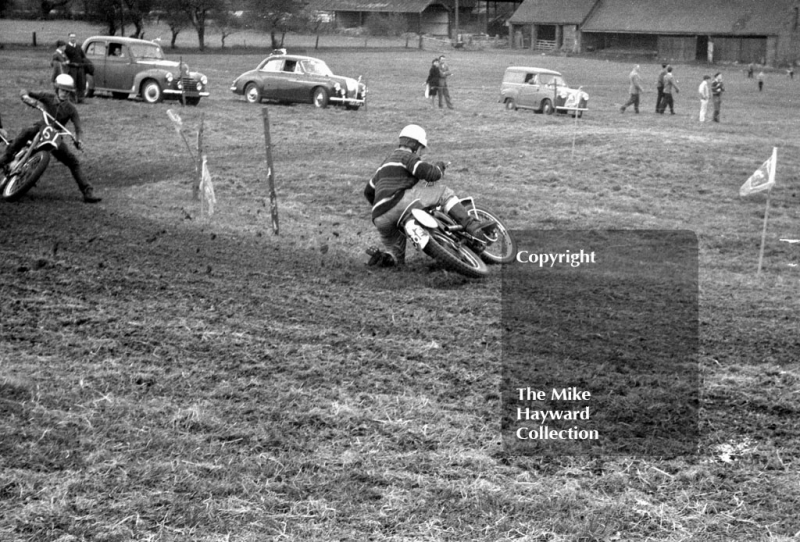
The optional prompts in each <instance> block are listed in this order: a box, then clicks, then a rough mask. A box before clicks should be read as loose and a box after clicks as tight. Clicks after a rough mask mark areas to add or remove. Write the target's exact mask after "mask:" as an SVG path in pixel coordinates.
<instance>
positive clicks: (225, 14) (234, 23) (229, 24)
mask: <svg viewBox="0 0 800 542" xmlns="http://www.w3.org/2000/svg"><path fill="white" fill-rule="evenodd" d="M212 25H213V27H214V30H216V31H217V32H219V34H220V38H221V40H222V48H223V49H224V48H225V38H227V37H228V36H230V35H231V34H233V33H235V32H237V31H238V30H240V29H241V28H242V23H241V19H240V18H239V17H237V16H236V15H234V14H233V13H231V12H229V11H216V12H214V19H213V23H212Z"/></svg>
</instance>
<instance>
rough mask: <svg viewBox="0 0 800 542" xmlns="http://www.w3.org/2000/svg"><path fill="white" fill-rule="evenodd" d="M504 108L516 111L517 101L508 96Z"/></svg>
mask: <svg viewBox="0 0 800 542" xmlns="http://www.w3.org/2000/svg"><path fill="white" fill-rule="evenodd" d="M506 109H508V110H509V111H516V110H517V102H515V101H514V100H513V99H511V98H509V99H508V100H506Z"/></svg>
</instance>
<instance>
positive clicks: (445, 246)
mask: <svg viewBox="0 0 800 542" xmlns="http://www.w3.org/2000/svg"><path fill="white" fill-rule="evenodd" d="M428 233H429V234H430V236H431V238H430V240H428V244H427V245H425V248H424V249H423V252H425V254H427V255H428V256H430V257H431V258H433V259H434V260H437V261H438V262H439V263H441V264H443V265H444V266H445V267H446V268H448V269H450V270H451V271H455V272H456V273H460V274H462V275H464V276H466V277H471V278H477V279H479V278H483V277H485V276H486V275H488V274H489V269H488V268H487V267H486V264H485V263H484V262H483V260H481V259H480V257H479V256H478V255H477V254H475V253H474V252H473V251H472V250H470V249H469V248H467V247H465V246H464V245H462V244H461V243H459V242H458V241H457V240H456V239H454V238H452V237H450V236H449V235H447V234H446V233H444V232H442V231H439V230H428Z"/></svg>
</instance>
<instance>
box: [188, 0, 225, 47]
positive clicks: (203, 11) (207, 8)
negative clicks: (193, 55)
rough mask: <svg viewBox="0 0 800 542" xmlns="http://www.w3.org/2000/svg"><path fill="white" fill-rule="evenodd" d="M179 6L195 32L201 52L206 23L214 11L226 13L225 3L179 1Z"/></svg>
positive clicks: (220, 0)
mask: <svg viewBox="0 0 800 542" xmlns="http://www.w3.org/2000/svg"><path fill="white" fill-rule="evenodd" d="M179 5H180V7H181V11H183V12H184V13H185V14H186V16H187V17H188V18H189V22H190V23H191V24H192V26H193V27H194V29H195V30H196V31H197V42H198V45H199V46H200V50H201V51H203V50H204V49H205V46H206V44H205V36H206V21H207V20H208V18H209V15H210V14H211V13H213V12H215V11H217V12H224V11H227V3H226V2H225V0H179Z"/></svg>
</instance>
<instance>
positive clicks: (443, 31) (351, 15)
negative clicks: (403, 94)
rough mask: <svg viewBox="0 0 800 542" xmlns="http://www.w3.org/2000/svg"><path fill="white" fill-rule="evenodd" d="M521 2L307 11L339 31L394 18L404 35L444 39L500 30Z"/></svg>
mask: <svg viewBox="0 0 800 542" xmlns="http://www.w3.org/2000/svg"><path fill="white" fill-rule="evenodd" d="M521 2H522V0H493V1H478V0H311V1H310V2H309V3H308V9H310V10H313V11H316V12H320V13H329V14H332V18H333V20H334V21H335V22H336V24H337V26H339V27H341V28H358V27H363V26H365V25H367V24H368V21H369V18H370V17H387V18H388V17H393V18H396V19H395V20H396V21H400V24H404V25H405V28H403V29H402V30H403V31H407V32H416V33H418V34H428V35H433V36H447V37H450V38H455V37H456V36H455V34H456V33H471V34H483V33H489V30H490V29H491V28H496V31H497V30H499V28H498V25H497V24H496V21H497V20H498V19H502V24H501V25H500V27H502V25H504V24H505V21H506V19H507V18H508V16H509V15H510V14H511V13H513V11H514V9H516V8H517V6H519V5H520V3H521Z"/></svg>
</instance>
